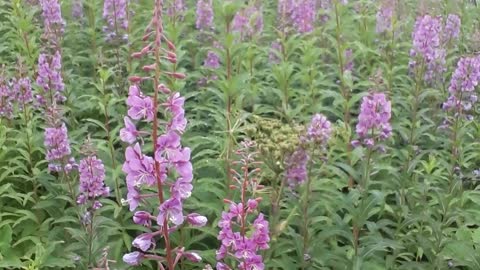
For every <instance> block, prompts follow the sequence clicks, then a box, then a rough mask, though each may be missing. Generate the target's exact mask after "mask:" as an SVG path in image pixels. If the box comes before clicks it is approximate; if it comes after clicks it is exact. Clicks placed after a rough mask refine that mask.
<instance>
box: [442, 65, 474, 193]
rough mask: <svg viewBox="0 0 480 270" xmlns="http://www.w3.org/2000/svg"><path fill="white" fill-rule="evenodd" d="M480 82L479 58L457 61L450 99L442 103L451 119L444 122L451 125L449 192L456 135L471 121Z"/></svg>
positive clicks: (455, 161) (455, 163)
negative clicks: (476, 90)
mask: <svg viewBox="0 0 480 270" xmlns="http://www.w3.org/2000/svg"><path fill="white" fill-rule="evenodd" d="M479 82H480V56H474V57H464V58H461V59H460V60H459V61H458V64H457V68H456V69H455V71H454V73H453V75H452V79H451V81H450V86H449V88H448V92H449V94H450V97H449V98H448V99H447V101H446V102H444V103H443V109H444V110H446V111H447V112H451V114H452V117H450V119H449V118H447V119H446V120H445V123H444V126H449V125H451V144H452V145H451V159H452V168H451V169H450V190H452V189H453V187H454V181H453V175H454V172H455V168H456V167H457V166H458V157H459V154H460V142H459V141H458V134H459V131H460V129H461V127H462V123H463V121H464V120H473V115H472V114H473V110H474V107H475V104H476V103H477V101H478V96H477V94H476V92H475V89H476V88H477V86H478V84H479Z"/></svg>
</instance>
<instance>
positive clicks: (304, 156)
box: [285, 113, 332, 189]
mask: <svg viewBox="0 0 480 270" xmlns="http://www.w3.org/2000/svg"><path fill="white" fill-rule="evenodd" d="M331 134H332V123H330V121H328V119H327V117H325V116H324V115H323V114H319V113H317V114H315V115H314V116H313V117H312V120H311V121H310V124H309V125H308V127H307V131H306V133H305V135H304V136H302V137H301V138H300V143H301V144H300V146H298V147H297V149H296V150H295V151H293V153H291V154H290V155H289V156H287V158H286V159H285V168H286V169H285V179H286V181H287V183H288V185H289V186H290V188H292V189H293V188H295V187H296V186H298V185H301V184H303V183H304V182H305V181H306V180H307V178H308V174H307V166H308V162H309V160H310V155H309V154H308V152H307V150H306V149H307V148H308V144H313V145H314V147H315V148H316V149H317V148H320V149H322V150H324V149H325V147H326V145H327V143H328V140H329V139H330V136H331Z"/></svg>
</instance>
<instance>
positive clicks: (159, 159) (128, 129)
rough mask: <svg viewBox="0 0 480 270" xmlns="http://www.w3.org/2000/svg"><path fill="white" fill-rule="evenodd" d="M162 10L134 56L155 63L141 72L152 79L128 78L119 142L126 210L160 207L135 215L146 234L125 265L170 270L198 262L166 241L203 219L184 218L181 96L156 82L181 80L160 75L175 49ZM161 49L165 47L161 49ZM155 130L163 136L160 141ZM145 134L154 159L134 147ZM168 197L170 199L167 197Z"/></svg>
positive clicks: (158, 5) (186, 160)
mask: <svg viewBox="0 0 480 270" xmlns="http://www.w3.org/2000/svg"><path fill="white" fill-rule="evenodd" d="M162 8H163V1H162V0H156V1H155V7H154V12H153V18H152V20H151V22H150V24H149V25H148V27H147V29H146V33H145V36H144V39H143V40H144V41H146V42H148V40H150V39H153V41H151V42H148V44H147V45H146V46H145V47H144V48H143V49H142V50H141V51H139V52H135V53H133V54H132V57H133V58H141V57H144V56H150V55H152V57H153V60H154V63H153V64H149V65H146V66H144V67H143V70H144V71H145V72H147V73H150V74H152V73H153V75H147V76H146V77H140V76H132V77H130V82H131V86H130V89H129V96H128V98H127V105H128V108H129V109H128V116H126V117H125V128H123V129H122V130H121V131H120V138H121V139H122V140H123V141H125V142H127V143H129V144H130V146H129V147H127V149H126V152H125V157H126V161H125V163H124V164H123V171H124V172H125V173H126V174H127V181H126V182H127V189H128V194H127V202H128V204H129V205H130V210H131V211H134V210H136V209H137V208H138V207H139V206H146V205H149V204H147V203H145V204H144V202H146V201H147V200H150V199H154V198H156V199H158V203H156V204H158V205H159V207H158V213H157V214H156V215H154V213H151V212H149V211H143V210H142V211H136V212H135V214H134V222H135V223H137V224H142V225H144V226H146V227H148V228H149V230H150V232H148V233H144V234H141V235H139V236H138V237H137V238H136V239H135V240H134V241H133V243H132V244H133V246H134V247H136V248H138V249H140V251H134V252H131V253H128V254H125V255H124V257H123V260H124V261H125V262H126V263H128V264H130V265H138V264H140V263H141V262H142V261H143V260H145V259H149V260H156V261H158V265H159V268H160V269H168V270H173V269H175V266H176V265H177V264H178V262H179V260H180V259H181V258H182V257H185V258H186V259H188V260H191V261H194V262H198V261H200V260H201V258H200V256H199V255H198V254H197V253H195V252H187V251H185V249H184V247H176V248H174V247H173V246H172V244H171V242H170V234H171V233H172V232H173V231H175V230H176V229H178V228H179V227H180V226H182V225H183V224H184V223H185V221H187V222H188V223H189V224H191V225H192V226H203V225H205V224H206V222H207V220H206V218H205V217H203V216H200V215H198V214H196V213H192V214H188V215H186V216H185V215H184V213H183V201H184V200H185V199H187V198H188V197H190V196H191V191H192V188H193V186H192V179H193V172H192V170H193V169H192V164H191V163H190V149H189V148H188V147H182V145H181V135H182V134H183V132H184V131H185V128H186V124H187V120H186V118H185V111H184V109H183V104H184V101H185V98H183V97H182V96H180V93H174V92H172V91H171V90H170V89H169V88H168V87H166V86H165V85H164V84H162V83H160V80H161V76H167V77H171V78H174V79H183V78H185V75H184V74H182V73H178V72H168V71H162V70H161V68H162V64H163V65H166V63H165V62H167V61H168V62H170V63H175V62H176V54H175V45H174V44H173V43H172V42H171V41H170V40H168V39H167V38H166V37H165V35H164V32H163V25H162ZM164 44H165V45H166V46H165V47H166V48H163V46H162V45H164ZM143 81H153V86H154V91H153V97H151V96H148V95H146V94H144V93H143V92H142V91H141V90H140V87H139V86H140V83H141V82H143ZM161 94H163V95H161ZM161 108H163V112H162V116H163V117H162V119H166V120H167V121H166V122H163V121H162V122H160V119H159V117H158V113H159V110H160V109H161ZM132 119H133V120H135V121H143V122H146V123H150V124H151V131H150V132H148V131H139V130H137V128H136V126H135V124H134V123H133V121H132ZM159 130H162V132H163V134H162V135H160V136H159V134H158V131H159ZM148 135H150V137H151V143H152V144H153V155H152V156H148V155H146V154H144V153H142V152H143V151H142V146H141V145H140V143H139V142H137V141H142V142H144V141H145V140H147V138H142V137H148ZM142 144H143V143H142ZM170 178H173V179H170ZM142 186H147V187H156V192H155V193H146V194H141V187H142ZM168 190H169V192H168ZM168 194H169V196H170V197H167V196H168ZM152 203H153V202H152ZM147 210H148V209H147ZM152 220H156V223H157V225H158V226H152ZM155 237H161V238H163V242H164V246H165V249H164V254H162V256H160V255H157V254H155V250H156V249H155V244H154V243H155V240H154V239H155ZM174 253H175V254H176V255H175V254H174Z"/></svg>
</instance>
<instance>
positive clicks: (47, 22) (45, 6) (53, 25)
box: [40, 0, 65, 39]
mask: <svg viewBox="0 0 480 270" xmlns="http://www.w3.org/2000/svg"><path fill="white" fill-rule="evenodd" d="M40 6H41V7H42V16H43V23H44V27H45V29H44V35H45V38H46V39H57V38H58V36H59V35H61V34H63V32H64V30H65V21H64V20H63V18H62V13H61V7H60V3H59V1H58V0H40Z"/></svg>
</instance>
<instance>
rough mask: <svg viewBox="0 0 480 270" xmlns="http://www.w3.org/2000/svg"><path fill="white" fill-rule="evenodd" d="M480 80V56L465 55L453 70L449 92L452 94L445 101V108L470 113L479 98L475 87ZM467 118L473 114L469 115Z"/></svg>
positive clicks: (459, 112) (460, 112)
mask: <svg viewBox="0 0 480 270" xmlns="http://www.w3.org/2000/svg"><path fill="white" fill-rule="evenodd" d="M479 81H480V56H475V57H464V58H461V59H460V60H459V61H458V64H457V68H456V69H455V71H454V72H453V75H452V79H451V81H450V86H449V88H448V92H449V93H450V96H449V98H448V100H447V101H446V102H445V103H443V109H445V110H452V109H453V110H455V113H458V114H468V113H469V112H470V111H471V110H472V109H473V106H474V104H475V103H476V102H477V100H478V96H477V94H476V92H475V88H476V87H477V86H478V83H479ZM467 118H471V116H468V115H467Z"/></svg>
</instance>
